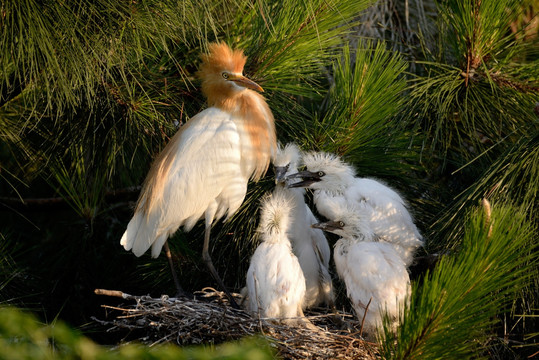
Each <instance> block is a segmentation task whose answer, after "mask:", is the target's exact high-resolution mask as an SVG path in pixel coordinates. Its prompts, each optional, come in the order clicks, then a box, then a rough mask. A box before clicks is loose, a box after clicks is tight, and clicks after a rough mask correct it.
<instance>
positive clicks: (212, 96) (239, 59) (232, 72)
mask: <svg viewBox="0 0 539 360" xmlns="http://www.w3.org/2000/svg"><path fill="white" fill-rule="evenodd" d="M208 48H209V52H208V53H207V54H203V55H202V56H201V57H202V64H201V65H200V70H199V71H198V74H197V75H198V76H199V77H200V78H201V79H202V92H203V93H204V95H206V97H207V98H208V104H209V105H210V106H218V107H223V103H225V102H226V101H227V100H229V99H230V98H232V97H234V95H235V94H237V93H239V92H241V91H243V90H245V89H246V88H247V89H253V90H257V91H264V90H262V88H261V87H260V86H259V85H258V84H257V83H255V82H254V81H251V80H249V79H248V78H246V77H245V76H243V74H242V73H243V67H244V66H245V62H246V61H247V57H246V56H245V55H243V51H242V50H232V49H231V48H230V47H229V46H228V45H227V44H225V43H224V42H221V43H212V44H210V45H209V46H208Z"/></svg>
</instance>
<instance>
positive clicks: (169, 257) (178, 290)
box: [164, 240, 187, 297]
mask: <svg viewBox="0 0 539 360" xmlns="http://www.w3.org/2000/svg"><path fill="white" fill-rule="evenodd" d="M164 248H165V255H166V256H167V260H168V264H169V265H170V271H171V272H172V279H174V285H176V297H180V296H187V293H186V292H185V291H184V290H183V288H182V287H181V285H180V282H179V281H178V274H177V273H176V269H175V268H174V261H173V260H172V253H171V252H170V248H169V247H168V240H167V241H165V245H164Z"/></svg>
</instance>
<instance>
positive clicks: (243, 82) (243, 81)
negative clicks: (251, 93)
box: [228, 74, 264, 92]
mask: <svg viewBox="0 0 539 360" xmlns="http://www.w3.org/2000/svg"><path fill="white" fill-rule="evenodd" d="M228 80H230V81H234V82H235V83H236V84H238V85H239V86H243V87H246V88H249V89H253V90H256V91H260V92H264V89H262V86H260V85H258V84H257V83H255V82H254V81H253V80H250V79H248V78H246V77H245V76H243V75H237V74H229V77H228Z"/></svg>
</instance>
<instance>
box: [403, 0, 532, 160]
mask: <svg viewBox="0 0 539 360" xmlns="http://www.w3.org/2000/svg"><path fill="white" fill-rule="evenodd" d="M519 5H520V2H519V1H513V0H504V1H495V0H486V1H460V0H448V1H440V2H439V3H438V11H439V19H440V20H439V24H438V30H439V33H438V41H437V42H436V45H435V46H436V48H435V49H432V50H430V49H428V48H425V52H424V59H425V60H424V61H421V60H420V61H418V62H417V64H419V65H422V66H423V74H420V75H419V76H416V77H414V78H413V79H412V83H411V86H410V90H411V94H410V101H409V110H408V112H409V116H408V119H409V120H408V121H409V122H411V123H412V124H414V125H415V129H416V131H419V132H421V136H422V138H424V139H425V140H424V142H425V147H426V149H428V150H429V151H430V152H431V154H432V155H434V159H436V158H438V159H439V160H438V161H440V160H441V161H443V166H446V163H449V164H450V165H451V166H456V167H457V168H458V167H460V166H462V165H464V164H466V163H467V162H468V161H470V160H472V159H474V158H476V157H477V156H479V155H482V154H483V153H484V152H485V151H486V150H489V149H490V148H491V147H492V146H493V145H497V148H496V151H494V152H492V151H491V152H489V153H488V154H486V155H484V156H482V157H481V158H480V161H479V163H478V164H476V165H480V164H481V163H482V164H483V165H484V164H485V163H488V161H492V159H493V158H494V157H495V156H496V155H498V154H499V153H500V152H503V151H504V150H505V149H506V148H507V145H506V144H507V143H511V142H512V141H514V140H515V139H518V138H519V137H521V136H523V135H525V134H527V133H528V132H529V131H530V126H531V127H532V129H534V130H533V131H537V118H536V115H535V114H534V113H533V108H534V106H535V102H536V101H537V100H538V99H539V98H538V96H537V89H539V87H538V86H539V83H538V82H537V79H538V78H537V75H538V74H539V63H537V62H529V63H526V58H523V57H522V53H523V51H524V49H527V48H529V47H530V46H533V44H534V43H535V42H534V41H531V42H522V41H521V40H520V39H519V37H518V36H517V35H516V34H512V33H508V28H509V25H510V23H511V21H513V20H514V19H515V18H516V17H517V15H518V14H519V10H520V7H519ZM524 67H525V68H527V69H529V72H528V73H527V76H525V77H522V76H519V75H518V73H517V72H515V69H519V70H520V71H522V70H523V69H524Z"/></svg>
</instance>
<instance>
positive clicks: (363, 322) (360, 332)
mask: <svg viewBox="0 0 539 360" xmlns="http://www.w3.org/2000/svg"><path fill="white" fill-rule="evenodd" d="M371 301H372V297H371V298H370V299H369V302H368V303H367V306H365V311H364V312H363V319H361V328H360V329H359V336H360V337H363V325H364V324H365V317H366V316H367V311H368V310H369V305H370V304H371Z"/></svg>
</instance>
